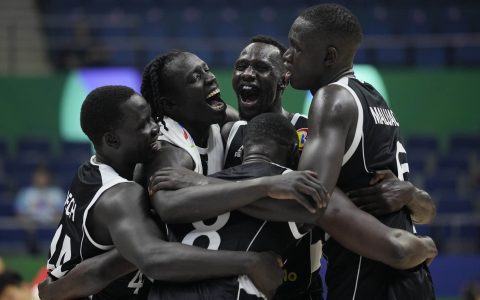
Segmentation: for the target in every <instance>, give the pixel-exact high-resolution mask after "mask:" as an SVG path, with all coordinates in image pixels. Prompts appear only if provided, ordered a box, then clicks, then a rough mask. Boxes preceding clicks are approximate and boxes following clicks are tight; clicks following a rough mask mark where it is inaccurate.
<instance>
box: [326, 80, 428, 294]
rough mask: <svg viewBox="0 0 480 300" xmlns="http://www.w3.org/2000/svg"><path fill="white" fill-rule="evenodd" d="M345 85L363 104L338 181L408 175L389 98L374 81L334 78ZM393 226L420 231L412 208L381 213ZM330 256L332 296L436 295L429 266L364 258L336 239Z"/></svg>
mask: <svg viewBox="0 0 480 300" xmlns="http://www.w3.org/2000/svg"><path fill="white" fill-rule="evenodd" d="M334 84H338V85H341V86H343V87H345V88H346V89H347V90H348V91H349V92H350V93H351V94H352V96H353V97H354V99H355V102H356V104H357V108H358V115H359V116H358V123H357V127H356V131H355V136H354V139H353V142H352V145H351V147H350V148H349V149H347V150H346V153H345V156H344V159H343V165H342V169H341V171H340V175H339V179H338V182H337V186H338V187H339V188H340V189H341V190H343V191H345V192H348V191H351V190H354V189H358V188H362V187H367V186H368V182H369V180H370V178H371V173H372V172H373V171H376V170H382V169H390V170H391V171H392V172H393V173H395V174H397V176H398V177H399V178H400V179H402V180H404V179H408V163H407V155H406V151H405V149H404V147H403V145H402V144H401V142H400V130H399V123H398V121H397V120H396V118H395V116H394V114H393V112H392V111H391V109H390V108H389V107H388V105H387V103H386V102H385V100H384V99H383V97H382V96H381V95H380V94H379V93H378V92H377V91H376V90H375V89H374V88H373V87H372V86H371V85H369V84H368V83H364V82H361V81H359V80H357V79H356V78H354V77H353V76H347V77H343V78H342V79H340V80H339V81H338V82H336V83H334ZM379 219H380V221H382V222H383V223H384V224H385V225H387V226H389V227H392V228H399V229H404V230H407V231H409V232H414V228H413V224H412V221H411V218H410V212H409V211H408V209H407V208H403V209H402V210H400V211H398V212H395V213H391V214H389V215H386V216H382V217H380V218H379ZM324 252H325V256H326V257H327V259H328V269H327V276H326V282H327V286H328V297H329V299H431V298H432V297H434V296H433V286H432V283H431V279H430V274H429V272H428V269H427V268H426V266H419V267H417V268H414V269H412V270H406V271H401V270H395V269H393V268H390V267H389V266H387V265H384V264H382V263H379V262H376V261H372V260H369V259H366V258H364V257H360V256H359V255H357V254H355V253H353V252H351V251H349V250H347V249H345V248H344V247H342V246H341V245H340V244H338V243H337V242H336V241H335V240H334V239H332V238H330V239H328V241H327V243H326V246H325V247H324Z"/></svg>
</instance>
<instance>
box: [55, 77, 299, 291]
mask: <svg viewBox="0 0 480 300" xmlns="http://www.w3.org/2000/svg"><path fill="white" fill-rule="evenodd" d="M81 126H82V130H83V131H84V132H85V134H86V135H87V136H88V137H89V139H90V140H91V141H92V143H93V144H94V147H95V150H96V155H94V156H93V157H92V158H91V159H90V160H89V161H87V162H85V163H84V164H83V165H82V166H81V167H80V168H79V170H78V172H77V173H76V175H75V177H74V179H73V181H72V184H71V186H70V189H69V194H68V197H67V200H66V203H65V209H64V213H63V216H62V219H61V221H60V224H59V227H58V229H57V231H56V233H55V235H54V237H53V240H52V244H51V247H50V253H49V260H48V270H49V276H50V277H51V278H52V279H59V278H61V277H63V276H64V275H65V274H66V273H67V272H69V271H70V270H71V269H72V268H74V267H75V265H76V264H78V263H80V262H81V261H82V260H84V259H87V258H91V257H95V256H98V255H100V254H102V253H104V252H106V251H107V250H110V249H113V248H115V249H116V250H118V253H119V254H120V255H122V256H123V257H125V259H127V260H128V261H130V262H131V263H132V264H133V265H135V266H136V267H138V268H139V269H140V270H141V271H142V272H144V273H145V274H146V275H147V276H149V277H151V278H155V279H159V280H171V281H189V280H202V279H206V278H215V277H224V276H233V275H240V274H247V275H248V277H249V278H250V279H252V281H254V282H255V283H254V284H255V285H256V286H257V287H258V288H260V289H262V290H264V292H265V293H266V294H271V293H273V292H274V290H275V288H276V287H277V286H278V285H279V284H280V282H281V280H280V276H281V271H280V269H279V266H278V262H277V261H276V257H275V256H274V255H273V254H269V253H262V254H254V253H239V252H227V251H225V252H224V251H220V252H218V251H215V252H212V251H207V250H203V249H200V248H196V247H190V246H185V245H181V244H178V243H168V242H165V241H164V240H163V237H164V235H163V233H162V231H161V230H160V229H159V226H158V225H157V224H156V222H155V220H154V219H153V218H152V216H151V214H150V206H149V202H148V196H147V195H146V193H145V192H144V190H143V188H141V187H140V186H139V185H138V184H137V183H135V182H133V181H132V177H133V170H134V167H135V165H136V163H138V162H143V161H146V160H147V159H148V158H149V157H150V156H151V155H152V154H153V152H154V151H156V150H158V142H157V138H158V133H159V129H158V124H156V123H155V122H154V121H153V119H152V117H151V111H150V107H149V105H148V103H147V102H146V101H145V100H144V99H143V98H142V97H141V96H140V95H138V94H136V93H135V92H134V91H133V90H132V89H130V88H128V87H124V86H105V87H101V88H97V89H95V90H93V91H92V92H91V93H90V94H89V95H88V96H87V98H86V99H85V101H84V103H83V104H82V109H81ZM299 173H301V172H299ZM277 178H280V177H277ZM272 183H273V182H272V180H270V181H268V182H263V184H262V185H260V184H253V186H256V187H253V186H252V184H247V185H246V188H247V189H246V190H244V191H243V192H242V193H246V194H249V195H251V196H252V197H258V198H261V197H265V196H271V193H277V194H278V195H282V194H283V196H281V197H284V196H285V193H284V191H285V187H286V186H288V184H286V182H285V180H284V179H283V178H280V180H279V181H278V182H277V183H276V184H272ZM293 183H295V180H294V181H293ZM265 184H267V185H265ZM242 185H245V184H242ZM248 185H249V186H248ZM274 185H276V187H277V188H275V187H274ZM252 187H253V188H252ZM272 188H273V189H272ZM289 191H290V190H289ZM293 191H295V188H293ZM255 195H256V196H255ZM286 195H288V198H292V197H293V198H295V195H294V194H288V193H287V194H286ZM118 253H117V254H118ZM108 254H110V252H109V253H108ZM125 259H122V258H121V257H119V256H118V255H117V258H116V260H113V261H111V262H115V264H114V265H113V270H115V271H117V270H121V273H120V274H118V275H117V276H116V277H115V278H114V279H115V280H114V281H113V282H112V283H111V284H110V285H108V286H107V287H105V288H104V289H102V290H101V291H98V290H97V291H95V292H96V294H95V295H94V296H93V299H143V298H144V297H145V292H144V291H145V290H146V289H145V287H144V284H146V283H147V282H148V280H147V281H145V280H144V278H143V274H142V273H141V272H140V270H139V271H134V272H132V273H130V274H128V275H126V276H123V277H121V278H119V277H120V276H119V275H123V274H126V273H127V272H128V271H130V270H134V269H132V267H130V266H131V264H130V263H128V261H125ZM125 266H126V267H125ZM192 266H195V267H192ZM109 268H112V266H111V265H109V266H108V267H106V269H109ZM125 270H127V271H125ZM110 271H111V270H110ZM119 272H120V271H119ZM107 273H108V272H107ZM270 276H271V278H269V277H270ZM77 285H80V286H81V288H84V286H83V282H77ZM102 287H104V286H102ZM87 289H88V288H87ZM53 292H55V291H53ZM67 293H68V292H67ZM85 295H88V294H85V292H83V294H82V295H80V296H85ZM70 296H71V297H77V295H75V296H73V295H70ZM52 297H53V298H55V299H60V298H62V297H65V298H66V297H68V296H66V295H59V296H58V295H57V296H52Z"/></svg>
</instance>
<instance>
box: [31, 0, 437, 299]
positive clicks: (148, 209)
mask: <svg viewBox="0 0 480 300" xmlns="http://www.w3.org/2000/svg"><path fill="white" fill-rule="evenodd" d="M361 40H362V33H361V27H360V24H359V23H358V20H357V19H356V17H355V16H354V15H353V14H352V13H351V12H350V11H348V10H347V9H346V8H344V7H342V6H340V5H336V4H323V5H317V6H313V7H310V8H308V9H306V10H305V11H303V12H302V13H301V15H300V16H299V17H298V18H297V19H296V20H295V22H294V23H293V25H292V27H291V29H290V32H289V41H290V48H288V50H287V49H286V48H285V47H284V46H282V45H281V44H280V43H278V42H277V41H275V40H273V39H271V38H269V37H256V38H253V39H252V40H251V42H250V43H249V44H248V45H247V46H246V47H245V48H244V49H243V50H242V51H241V52H240V55H239V57H238V59H237V61H236V63H235V67H234V72H233V79H232V85H233V89H234V91H235V93H236V95H237V100H238V110H239V117H240V119H241V120H238V116H237V115H236V112H235V111H234V110H232V109H231V108H227V105H226V104H225V103H224V102H223V100H222V99H221V97H220V90H219V88H218V85H217V82H216V80H215V76H214V74H213V73H212V72H210V70H209V69H208V66H207V64H206V63H205V62H204V61H202V60H201V59H200V58H199V57H197V56H196V55H194V54H192V53H189V52H178V51H174V52H170V53H168V54H166V55H163V56H159V57H157V58H156V59H155V60H153V61H152V62H151V63H150V64H149V65H147V66H146V67H145V70H144V73H143V80H142V87H141V94H142V95H139V94H137V93H135V92H134V91H133V90H132V89H130V88H128V87H124V86H105V87H100V88H97V89H95V90H93V91H92V92H91V93H90V94H89V95H88V96H87V98H86V99H85V101H84V103H83V105H82V110H81V126H82V129H83V131H84V132H85V134H86V135H87V136H88V137H89V139H90V140H91V141H92V143H93V145H94V147H95V150H96V153H95V155H94V156H93V157H92V158H91V159H90V160H89V161H87V162H85V163H84V164H83V165H82V166H80V168H79V169H78V172H77V173H76V174H75V177H74V179H73V181H72V184H71V186H70V190H69V194H68V197H67V200H66V203H65V210H64V214H63V216H62V219H61V221H60V224H59V227H58V229H57V231H56V233H55V236H54V238H53V240H52V244H51V247H50V254H49V260H48V269H49V276H50V278H51V279H52V280H53V281H52V282H45V283H43V284H42V285H41V286H40V296H41V298H42V299H72V298H80V297H87V296H89V295H93V296H92V299H262V298H263V299H271V298H274V299H323V296H322V293H323V290H322V286H323V284H322V279H321V278H320V275H319V268H320V256H321V255H322V243H323V244H324V245H325V246H324V253H323V254H324V256H325V257H326V259H327V260H328V268H327V276H326V285H327V288H328V298H329V299H434V298H435V295H434V291H433V286H432V281H431V278H430V274H429V271H428V268H427V264H428V263H429V262H430V261H431V260H432V259H433V258H434V257H435V256H436V254H437V250H436V247H435V244H434V242H433V241H432V240H431V239H430V238H428V237H418V236H415V235H414V234H413V233H414V226H413V224H412V220H413V221H415V222H417V223H424V222H429V221H431V220H432V219H433V217H434V215H435V207H434V205H433V204H432V201H431V199H430V197H429V195H428V194H427V193H426V192H424V191H422V190H420V189H418V188H416V187H414V186H413V185H412V184H411V183H408V181H405V180H406V179H408V164H407V159H406V151H405V149H404V147H403V146H402V144H401V142H400V135H399V124H398V122H397V121H396V120H395V117H394V115H393V112H392V111H391V110H390V109H389V107H388V106H387V104H386V103H385V101H384V100H383V98H382V96H381V95H380V94H379V93H378V92H377V91H376V90H375V89H374V88H373V87H372V86H371V85H369V84H368V83H365V82H363V81H361V80H359V79H357V78H355V76H354V73H353V70H352V66H353V59H354V56H355V53H356V51H357V49H358V47H359V44H360V42H361ZM289 83H290V84H291V85H292V87H294V88H296V89H302V90H310V91H311V92H312V94H314V99H313V102H312V106H311V108H310V112H309V116H308V119H307V118H306V117H305V116H302V115H299V114H294V113H290V112H287V111H286V110H285V109H284V108H283V107H282V93H283V91H284V89H285V88H286V87H287V85H288V84H289ZM307 135H308V140H307V141H306V142H305V140H306V138H307ZM299 137H300V138H299ZM300 153H301V156H300ZM297 169H298V170H304V171H292V170H297ZM342 191H343V192H347V193H348V194H349V195H350V196H351V197H352V199H349V198H348V197H347V196H346V195H345V194H344V193H343V192H342ZM152 281H153V284H152V283H151V282H152Z"/></svg>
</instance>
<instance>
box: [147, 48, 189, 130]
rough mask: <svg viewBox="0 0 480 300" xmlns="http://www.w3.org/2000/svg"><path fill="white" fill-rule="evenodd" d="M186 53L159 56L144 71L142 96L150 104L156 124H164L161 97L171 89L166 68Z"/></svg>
mask: <svg viewBox="0 0 480 300" xmlns="http://www.w3.org/2000/svg"><path fill="white" fill-rule="evenodd" d="M184 53H185V52H184V51H180V50H173V51H170V52H168V53H166V54H164V55H159V56H157V57H156V58H155V59H153V60H152V61H151V62H150V63H149V64H148V65H147V66H146V67H145V69H143V76H142V86H141V88H140V90H141V93H142V96H143V97H144V98H145V100H147V102H148V103H149V104H150V107H151V108H152V117H153V118H154V120H155V121H156V122H162V123H164V122H163V116H164V111H163V105H162V103H161V101H162V100H161V97H162V96H164V95H165V94H167V93H168V92H169V89H170V88H171V84H169V81H168V76H166V66H167V65H168V63H170V62H171V61H173V60H174V59H175V58H177V57H178V56H180V55H182V54H184ZM163 125H165V124H163Z"/></svg>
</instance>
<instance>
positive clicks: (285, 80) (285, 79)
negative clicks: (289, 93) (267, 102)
mask: <svg viewBox="0 0 480 300" xmlns="http://www.w3.org/2000/svg"><path fill="white" fill-rule="evenodd" d="M278 86H279V87H280V91H281V92H283V91H284V90H285V89H286V88H287V86H288V77H287V73H286V72H285V73H283V74H282V76H281V77H280V83H279V84H278Z"/></svg>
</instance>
